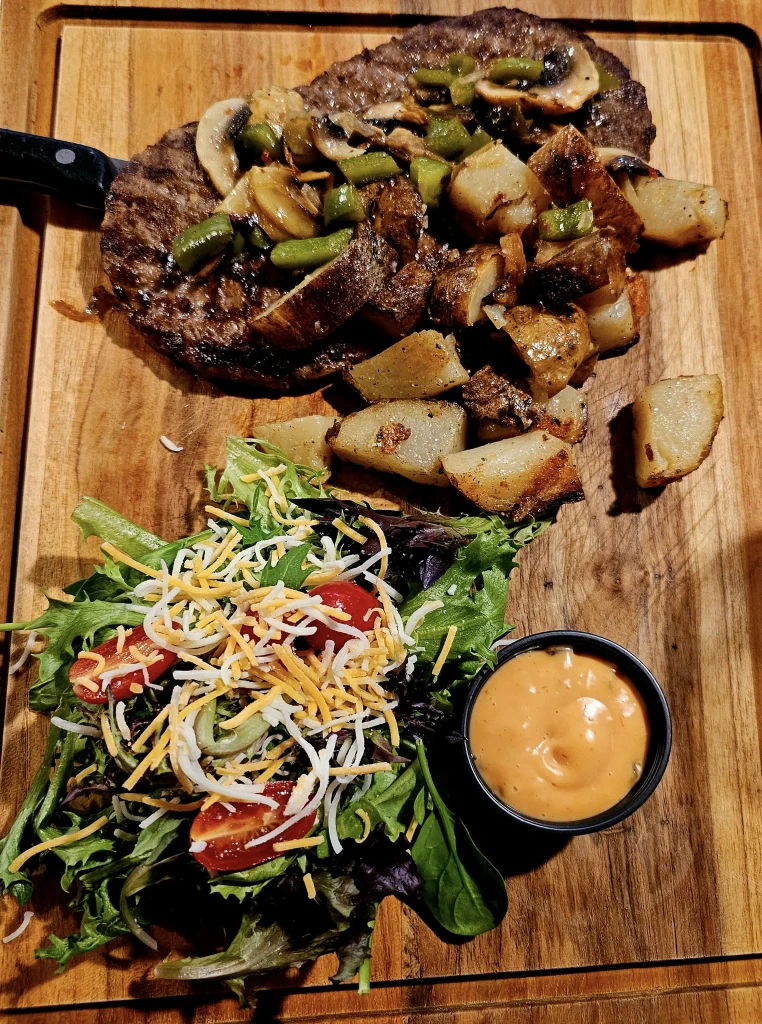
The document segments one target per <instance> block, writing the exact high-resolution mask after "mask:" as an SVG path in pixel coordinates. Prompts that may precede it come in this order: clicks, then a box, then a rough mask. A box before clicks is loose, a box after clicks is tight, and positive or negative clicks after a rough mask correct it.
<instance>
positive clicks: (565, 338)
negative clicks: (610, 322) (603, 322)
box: [503, 305, 594, 401]
mask: <svg viewBox="0 0 762 1024" xmlns="http://www.w3.org/2000/svg"><path fill="white" fill-rule="evenodd" d="M569 308H570V312H568V313H555V312H551V311H550V310H547V309H544V308H543V307H542V306H514V307H513V309H507V310H505V326H504V327H503V330H504V331H505V332H506V333H507V334H508V336H509V337H510V339H511V342H512V343H513V349H514V351H515V353H516V355H517V356H518V357H519V359H521V360H522V362H523V363H524V364H525V365H526V366H527V368H528V370H529V386H530V390H531V392H532V396H533V397H534V398H536V399H538V400H539V401H546V400H547V399H548V398H552V397H553V395H556V394H558V392H559V391H561V390H563V388H565V387H566V385H567V384H568V383H569V381H570V380H571V379H572V377H573V376H574V373H575V371H576V370H577V369H578V367H580V366H581V365H582V364H583V363H584V362H585V360H586V359H588V357H589V356H590V355H591V353H592V352H593V351H594V350H593V346H592V342H591V340H590V330H589V329H588V326H587V317H586V316H585V314H584V313H583V312H582V310H581V309H579V307H578V306H574V305H572V306H570V307H569Z"/></svg>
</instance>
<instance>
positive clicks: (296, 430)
mask: <svg viewBox="0 0 762 1024" xmlns="http://www.w3.org/2000/svg"><path fill="white" fill-rule="evenodd" d="M335 423H336V417H335V416H298V417H297V418H296V419H293V420H282V421H281V422H280V423H261V424H259V425H258V426H257V427H256V428H255V431H254V436H255V437H261V438H262V440H263V441H269V442H270V444H274V445H277V447H278V448H281V449H282V450H283V451H284V452H285V453H286V455H288V457H289V459H291V460H292V461H293V462H298V463H299V465H300V466H310V467H311V468H312V469H330V468H331V460H332V459H333V450H332V448H331V446H330V445H329V444H328V442H327V441H326V434H327V433H328V431H329V430H332V429H333V427H334V425H335Z"/></svg>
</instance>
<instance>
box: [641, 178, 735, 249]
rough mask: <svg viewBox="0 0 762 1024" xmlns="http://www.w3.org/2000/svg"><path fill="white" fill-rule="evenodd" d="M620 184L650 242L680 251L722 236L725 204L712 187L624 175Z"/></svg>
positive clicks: (672, 179)
mask: <svg viewBox="0 0 762 1024" xmlns="http://www.w3.org/2000/svg"><path fill="white" fill-rule="evenodd" d="M621 182H622V190H623V193H624V195H625V196H626V197H627V199H628V200H629V202H630V203H631V204H632V206H633V207H634V208H635V209H636V210H637V212H638V215H639V216H640V217H641V218H642V219H643V224H644V225H645V230H644V231H643V238H647V239H648V240H649V241H650V242H660V243H661V244H662V245H668V246H670V247H671V248H673V249H682V248H683V247H684V246H688V245H700V244H701V243H702V242H710V241H712V239H714V238H722V236H723V235H724V233H725V221H726V220H727V216H728V204H727V203H726V202H725V200H724V199H723V198H722V196H721V195H720V193H719V192H718V191H717V189H716V188H714V186H712V185H697V184H694V183H693V182H691V181H678V180H676V179H674V178H646V177H643V176H642V175H637V176H635V175H633V176H627V175H625V176H623V177H622V179H621Z"/></svg>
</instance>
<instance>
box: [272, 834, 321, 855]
mask: <svg viewBox="0 0 762 1024" xmlns="http://www.w3.org/2000/svg"><path fill="white" fill-rule="evenodd" d="M324 842H325V836H307V838H306V839H284V840H283V842H282V843H273V852H274V853H285V852H286V851H287V850H309V849H310V848H311V847H313V846H320V844H321V843H324Z"/></svg>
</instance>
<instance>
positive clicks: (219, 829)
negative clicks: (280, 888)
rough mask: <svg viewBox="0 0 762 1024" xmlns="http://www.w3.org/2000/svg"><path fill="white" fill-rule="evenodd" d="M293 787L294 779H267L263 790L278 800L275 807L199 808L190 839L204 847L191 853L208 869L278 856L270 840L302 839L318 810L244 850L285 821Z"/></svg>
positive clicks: (234, 866) (236, 866) (242, 865)
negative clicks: (265, 840) (204, 845)
mask: <svg viewBox="0 0 762 1024" xmlns="http://www.w3.org/2000/svg"><path fill="white" fill-rule="evenodd" d="M294 786H295V783H293V782H268V783H266V785H265V788H264V790H263V791H262V795H263V796H269V797H270V798H271V799H272V800H277V801H278V806H277V807H267V806H266V805H265V804H245V803H236V804H231V806H232V807H234V808H235V810H233V811H229V810H228V809H227V808H226V807H223V806H222V804H220V803H216V804H212V805H211V807H207V809H206V810H205V811H199V813H198V814H197V815H196V817H195V818H194V819H193V824H192V825H191V830H190V837H191V841H192V842H197V841H198V840H203V841H204V842H205V843H206V847H205V848H204V849H203V850H199V852H198V853H194V854H193V856H194V857H195V858H196V860H197V861H198V862H199V864H203V865H204V867H205V868H208V869H209V870H210V871H241V870H242V869H243V868H253V867H254V865H255V864H262V863H263V862H264V861H266V860H272V859H273V858H274V857H279V856H280V854H278V853H276V852H275V851H274V850H273V843H282V842H284V840H286V839H304V837H305V836H306V835H307V833H308V832H309V831H310V829H311V828H312V826H313V825H314V824H315V818H316V817H317V811H315V812H314V813H313V814H308V815H307V816H306V817H304V818H301V819H300V820H299V821H296V822H294V824H293V826H292V827H291V828H286V829H284V830H283V831H282V832H279V833H278V835H277V836H276V837H275V838H274V839H272V840H270V842H267V843H260V844H259V846H252V847H251V848H250V849H248V850H247V849H246V843H248V842H251V840H252V839H257V838H258V837H259V836H262V835H265V834H266V833H267V832H272V831H273V829H275V828H277V827H278V825H282V824H283V822H284V821H285V820H286V819H285V816H284V814H283V812H284V810H285V809H286V804H287V803H288V798H289V797H290V796H291V792H292V790H293V788H294Z"/></svg>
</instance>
